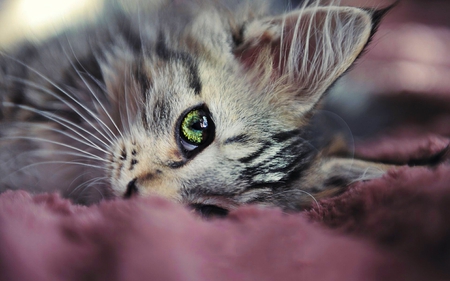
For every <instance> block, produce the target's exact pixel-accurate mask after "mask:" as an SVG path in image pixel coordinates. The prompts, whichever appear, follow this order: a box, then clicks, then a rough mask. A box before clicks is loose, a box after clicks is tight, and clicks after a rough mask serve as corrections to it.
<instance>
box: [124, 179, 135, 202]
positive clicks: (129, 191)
mask: <svg viewBox="0 0 450 281" xmlns="http://www.w3.org/2000/svg"><path fill="white" fill-rule="evenodd" d="M136 180H137V178H134V179H132V180H131V181H130V182H129V183H128V184H127V189H126V190H125V193H124V194H123V198H125V199H128V198H131V197H132V196H135V195H137V194H138V193H139V190H138V188H137V186H136Z"/></svg>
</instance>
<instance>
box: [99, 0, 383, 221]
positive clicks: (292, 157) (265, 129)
mask: <svg viewBox="0 0 450 281" xmlns="http://www.w3.org/2000/svg"><path fill="white" fill-rule="evenodd" d="M171 9H173V10H176V9H177V7H171V8H170V7H169V8H167V7H165V8H162V12H160V13H159V14H157V15H154V17H155V19H153V20H154V22H152V24H151V25H150V27H146V26H144V25H143V24H142V21H145V20H142V19H140V22H138V25H139V28H138V30H139V31H138V32H137V33H136V34H134V35H132V34H131V35H130V38H129V39H130V41H133V40H135V41H136V42H134V43H135V44H134V46H135V48H136V49H137V50H138V51H137V52H136V50H132V48H131V47H130V46H133V44H130V42H125V41H124V42H122V43H123V44H122V46H119V47H117V49H112V50H110V51H109V53H108V54H106V55H105V59H104V62H103V66H102V68H103V72H104V77H105V82H106V86H107V90H108V93H109V95H110V99H111V101H112V104H113V107H114V108H112V110H111V112H114V114H113V113H112V119H114V120H115V123H116V124H117V126H118V127H119V130H120V133H118V134H117V140H116V141H115V142H114V144H113V145H111V147H110V149H109V153H110V154H109V156H108V157H109V160H110V164H108V165H107V170H108V176H109V177H110V182H111V188H112V190H113V193H114V194H115V195H117V196H120V197H130V196H132V195H143V196H145V195H151V194H157V195H160V196H164V197H167V198H170V199H173V200H176V201H179V202H182V203H186V204H189V205H191V206H194V207H196V208H200V209H201V208H210V209H208V210H213V211H217V212H218V213H221V212H226V211H227V210H230V209H233V208H234V207H236V206H239V205H242V204H252V203H253V204H260V205H266V206H280V207H282V208H284V209H286V210H298V209H301V208H303V207H304V206H306V205H308V204H310V202H311V195H313V196H317V197H320V196H321V195H324V194H332V193H336V192H337V190H338V189H340V188H342V186H344V185H346V184H348V183H349V182H351V181H353V180H355V179H356V178H357V177H360V176H361V169H364V167H363V168H361V169H358V168H355V169H353V170H354V171H353V170H352V169H351V168H350V166H348V167H346V166H345V165H348V163H349V162H345V161H343V162H342V161H336V160H335V159H333V158H327V157H325V156H324V153H323V152H321V151H318V150H317V148H315V147H314V146H313V145H312V144H311V143H310V141H309V140H308V137H307V130H306V129H305V128H306V126H307V125H308V122H309V120H310V117H311V116H312V114H313V111H314V109H315V108H316V106H317V104H318V102H319V101H320V99H321V97H322V96H323V94H324V93H326V91H327V90H328V89H329V88H330V87H331V86H332V84H333V83H334V82H335V81H336V80H337V79H338V78H339V77H340V76H341V75H342V74H343V73H344V72H345V71H346V70H347V69H348V68H349V67H350V66H351V65H352V64H353V63H354V61H355V59H356V58H357V57H358V56H359V55H360V53H361V52H362V51H363V49H364V47H365V46H366V45H367V43H368V41H369V40H370V37H371V35H372V34H373V32H374V30H375V29H376V26H377V24H378V20H379V17H380V16H381V15H382V13H383V12H382V11H381V12H380V11H373V10H365V9H359V8H352V7H338V6H318V5H309V6H304V7H302V8H300V9H298V10H295V11H292V12H289V13H287V14H282V15H278V16H264V15H263V16H260V15H259V13H256V12H255V13H251V10H250V9H247V13H241V14H242V15H241V16H231V15H228V13H229V11H228V10H221V11H220V10H217V9H213V8H211V7H206V8H205V7H202V11H201V12H197V11H196V9H195V8H194V9H192V10H189V9H181V8H179V7H178V10H179V11H180V10H182V12H177V13H175V12H173V14H170V13H171V12H170V11H173V10H171ZM237 14H239V13H237ZM244 14H245V16H243V15H244ZM167 15H170V20H163V18H164V17H165V16H167ZM174 22H175V23H174ZM127 50H129V52H128V51H127ZM132 53H133V54H134V55H132ZM136 54H137V55H136ZM333 161H334V162H333ZM355 166H358V165H356V164H355ZM358 173H359V174H358ZM339 177H343V178H339ZM211 208H212V209H211Z"/></svg>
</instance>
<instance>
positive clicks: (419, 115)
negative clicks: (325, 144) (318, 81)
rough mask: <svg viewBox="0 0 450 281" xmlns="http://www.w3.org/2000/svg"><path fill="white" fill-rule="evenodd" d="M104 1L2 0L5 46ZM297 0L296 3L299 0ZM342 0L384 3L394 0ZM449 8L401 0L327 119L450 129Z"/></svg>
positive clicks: (444, 0) (358, 133)
mask: <svg viewBox="0 0 450 281" xmlns="http://www.w3.org/2000/svg"><path fill="white" fill-rule="evenodd" d="M103 1H104V0H0V26H1V28H0V46H2V47H4V48H10V47H11V46H14V43H15V42H18V41H20V40H21V39H23V38H27V39H31V40H40V39H42V38H45V36H47V35H48V34H55V33H57V32H58V31H60V30H61V29H62V28H64V26H66V25H70V24H73V23H77V22H80V21H81V22H88V21H90V20H94V19H95V16H96V14H97V12H98V11H99V10H100V9H101V7H102V5H103ZM130 1H131V0H130ZM292 1H293V2H292V5H293V6H295V5H297V4H299V3H300V2H301V0H297V1H295V0H292ZM341 2H342V5H352V6H359V7H371V8H383V7H386V6H388V5H390V4H391V3H392V2H393V0H383V1H380V0H378V1H377V0H342V1H341ZM123 3H129V1H123ZM449 15H450V1H448V0H402V1H400V3H399V4H398V5H397V6H396V7H395V8H394V9H393V10H392V11H391V12H390V13H389V14H388V15H387V16H386V18H385V19H384V21H383V22H382V24H381V26H380V28H379V31H378V33H377V34H376V36H375V37H374V39H373V41H372V43H371V45H370V46H369V48H368V50H367V52H366V53H365V54H364V55H363V56H362V57H361V58H360V59H359V61H358V62H357V64H356V66H355V67H354V68H353V69H352V70H351V71H350V72H348V73H347V75H345V76H344V77H343V79H341V80H340V82H339V83H338V84H337V85H336V87H335V88H334V89H333V91H332V92H331V93H330V95H329V96H328V97H327V99H326V100H325V103H326V105H325V107H324V109H323V112H324V113H325V114H324V116H327V117H326V118H325V119H324V120H325V121H323V120H322V122H325V123H327V124H330V123H333V122H334V123H335V124H336V128H340V129H341V130H342V129H343V130H344V131H345V132H346V134H347V136H348V137H347V138H349V139H352V141H353V140H354V142H355V143H357V142H358V141H364V139H368V138H373V137H374V135H391V136H392V135H401V136H402V137H405V136H406V137H415V136H419V135H427V134H434V135H438V136H442V137H445V138H447V137H448V136H450V126H449V125H448V124H450V114H449V112H450V56H449V53H450V16H449ZM333 126H334V125H333Z"/></svg>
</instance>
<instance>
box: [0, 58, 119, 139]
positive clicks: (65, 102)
mask: <svg viewBox="0 0 450 281" xmlns="http://www.w3.org/2000/svg"><path fill="white" fill-rule="evenodd" d="M0 54H3V55H4V56H5V57H7V58H9V59H11V60H13V61H15V62H17V63H18V64H20V65H22V66H24V67H26V68H27V69H29V70H30V71H32V72H33V73H35V74H36V75H38V76H39V77H41V78H42V79H44V80H45V81H47V82H48V83H50V85H52V86H53V87H55V88H56V89H58V90H59V91H60V92H61V93H63V94H64V95H65V96H66V97H68V98H69V99H71V100H72V101H73V102H75V103H76V104H77V105H78V106H80V107H81V108H82V109H84V110H85V111H86V112H87V113H89V115H91V116H92V117H93V118H94V119H96V120H97V122H99V121H100V122H102V121H101V119H100V118H99V117H98V116H97V115H96V114H94V113H93V112H92V111H91V110H90V109H89V108H87V107H86V106H84V105H83V104H81V103H80V102H79V101H77V100H76V99H75V98H74V97H73V96H72V95H71V94H69V93H68V92H66V91H65V90H63V89H62V88H61V87H60V86H58V85H57V84H56V83H54V82H53V81H52V80H50V79H49V78H48V77H46V76H45V75H43V74H42V73H40V72H39V71H37V70H35V69H34V68H32V67H31V66H29V65H27V64H26V63H24V62H22V61H20V60H18V59H15V58H13V57H11V56H9V55H7V54H5V53H3V52H0ZM7 77H8V78H9V79H15V81H17V82H20V83H24V84H25V85H29V86H31V87H35V88H37V89H40V90H42V91H44V92H45V93H47V94H49V95H51V96H53V97H55V98H56V99H58V100H60V101H61V102H63V103H64V104H66V105H67V106H68V107H70V108H71V109H72V110H73V111H74V112H76V113H77V114H78V115H79V116H80V117H81V118H83V120H85V121H86V122H87V123H88V124H89V125H91V126H92V128H94V129H95V130H97V132H98V133H99V134H100V135H101V136H102V137H104V138H105V139H106V140H108V141H109V142H110V143H111V144H112V140H111V139H109V138H107V137H106V136H105V135H104V134H103V133H102V132H100V130H99V129H98V128H97V127H95V126H94V125H93V124H92V123H91V122H90V121H89V120H88V119H87V118H86V117H85V116H84V115H83V114H81V112H79V111H78V110H76V109H75V108H74V107H73V106H72V105H71V104H70V103H69V102H67V101H65V100H64V99H62V98H61V97H60V96H58V95H56V94H55V93H53V92H51V91H49V90H48V89H46V88H44V87H42V86H40V85H37V84H36V83H33V82H31V81H29V80H26V79H22V78H19V77H14V76H7ZM13 81H14V80H13Z"/></svg>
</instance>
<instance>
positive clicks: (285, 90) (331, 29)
mask: <svg viewBox="0 0 450 281" xmlns="http://www.w3.org/2000/svg"><path fill="white" fill-rule="evenodd" d="M386 10H387V9H386ZM384 12H385V10H383V11H371V10H364V9H360V8H352V7H339V6H324V7H320V6H315V7H306V8H302V9H300V10H297V11H294V12H291V13H288V14H285V15H282V16H278V17H271V18H263V19H259V20H255V21H253V22H250V23H248V24H247V25H245V26H244V28H243V30H242V32H241V34H242V36H241V38H240V40H239V41H240V42H241V44H240V45H239V46H238V47H237V48H236V49H235V52H234V53H235V56H236V58H237V59H238V60H239V61H240V62H241V63H242V64H243V65H244V67H245V68H246V69H247V71H248V73H249V74H250V77H252V79H253V81H254V82H255V83H256V84H257V86H258V87H260V88H261V89H264V88H265V89H266V92H270V93H271V95H273V101H272V102H274V101H275V100H276V102H277V104H279V103H281V105H283V103H284V105H285V106H287V107H289V109H290V110H289V112H293V113H296V114H298V115H300V116H303V115H304V114H305V113H307V112H308V111H310V110H311V109H312V108H313V107H314V106H315V105H316V103H317V102H318V101H319V100H320V98H321V96H322V95H323V93H324V92H325V91H326V90H327V89H328V88H329V87H330V86H331V85H332V84H333V83H334V81H336V79H338V78H339V77H340V76H341V75H342V74H343V73H344V72H345V71H346V70H347V69H348V68H349V67H350V66H351V65H352V64H353V62H354V61H355V59H356V58H357V57H358V55H359V54H360V53H361V52H362V50H363V49H364V47H365V46H366V44H367V43H368V41H369V39H370V37H371V35H372V34H373V32H374V30H375V29H376V26H377V24H378V21H379V18H380V17H381V15H382V14H384ZM267 87H269V88H270V89H268V90H267Z"/></svg>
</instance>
